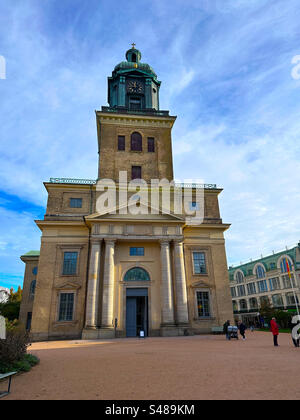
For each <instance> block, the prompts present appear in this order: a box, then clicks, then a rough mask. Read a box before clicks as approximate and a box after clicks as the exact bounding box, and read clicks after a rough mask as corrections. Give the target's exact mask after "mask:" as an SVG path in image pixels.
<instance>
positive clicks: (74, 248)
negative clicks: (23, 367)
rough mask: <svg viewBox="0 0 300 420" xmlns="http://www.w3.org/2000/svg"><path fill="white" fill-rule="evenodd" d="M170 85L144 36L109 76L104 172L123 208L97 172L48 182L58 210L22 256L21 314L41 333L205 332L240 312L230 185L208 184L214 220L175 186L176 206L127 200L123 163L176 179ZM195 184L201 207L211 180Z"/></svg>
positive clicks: (133, 170) (101, 116) (51, 204)
mask: <svg viewBox="0 0 300 420" xmlns="http://www.w3.org/2000/svg"><path fill="white" fill-rule="evenodd" d="M160 84H161V82H160V81H158V79H157V76H156V74H155V72H154V70H153V69H152V68H151V67H150V66H149V65H148V64H145V63H142V62H141V53H140V51H139V50H137V49H136V48H135V47H134V46H133V48H131V49H130V50H128V51H127V53H126V61H124V62H121V63H120V64H118V65H117V66H116V67H115V69H114V71H113V73H112V76H111V77H109V78H108V103H109V106H107V107H102V110H101V111H96V122H97V133H98V144H99V172H98V181H99V180H100V181H101V180H104V179H109V180H111V181H113V182H114V183H115V191H116V193H117V194H116V196H117V199H116V201H115V205H114V206H113V208H112V207H111V208H110V209H109V210H107V211H105V210H103V211H101V210H99V206H98V203H99V199H101V196H102V197H103V194H104V192H103V191H102V190H100V189H99V184H98V183H97V181H96V180H80V179H60V178H52V179H50V181H49V182H46V183H44V185H45V188H46V190H47V192H48V202H47V209H46V214H45V216H44V219H43V220H37V221H36V223H37V225H38V227H39V228H40V230H41V232H42V237H41V248H40V252H29V253H28V254H25V255H23V256H22V257H21V259H22V261H24V263H25V264H26V270H25V276H24V287H23V290H24V292H23V302H22V305H21V312H20V320H21V321H22V322H23V323H24V324H25V325H26V326H27V328H28V329H30V330H31V333H32V335H33V338H34V340H52V339H69V338H70V339H71V338H76V339H77V338H83V339H97V338H113V337H136V336H139V335H140V334H141V331H142V332H143V334H144V335H146V336H176V335H184V334H201V333H208V332H210V331H211V328H212V327H214V326H221V325H223V323H224V322H225V321H226V320H227V319H230V320H232V319H233V311H232V303H231V296H230V289H229V284H228V271H227V260H226V253H225V241H224V231H225V230H226V229H228V228H229V225H228V224H224V223H223V222H222V219H221V216H220V211H219V203H218V195H219V194H220V193H221V191H222V190H221V189H219V188H217V187H216V186H215V185H201V190H202V193H203V220H202V221H201V223H200V224H195V225H193V224H189V223H187V217H186V214H185V213H183V214H178V212H175V204H174V195H173V196H172V195H171V199H170V207H169V209H168V210H166V209H165V208H163V207H162V206H161V205H158V207H157V208H156V209H154V207H153V206H151V203H150V204H148V202H145V201H143V200H142V198H141V196H142V194H139V193H137V191H139V190H137V191H135V192H133V191H129V192H128V190H126V194H127V196H128V199H129V201H130V200H132V201H131V204H130V205H132V206H133V207H135V211H134V212H131V211H126V209H125V207H124V206H123V204H122V203H121V201H120V197H121V195H122V194H124V193H125V192H124V191H125V188H124V185H125V184H124V183H120V181H119V177H120V171H121V172H122V173H123V175H124V174H126V177H127V181H128V182H129V181H132V180H137V179H143V180H144V181H145V182H147V183H148V184H150V181H151V180H153V179H158V180H162V179H164V180H167V181H172V180H173V160H172V140H171V131H172V127H173V124H174V122H175V120H176V117H173V116H170V115H169V112H168V111H161V110H160V109H159V89H160ZM126 187H127V183H126ZM151 188H152V187H150V188H149V189H148V190H147V194H148V195H151V192H153V188H152V189H151ZM185 188H186V189H187V190H189V192H190V197H192V198H191V202H190V206H191V208H193V207H195V206H197V205H198V204H197V202H194V200H195V198H194V197H195V191H196V189H197V188H200V186H196V185H194V184H193V185H186V186H185ZM162 190H163V188H161V187H158V192H159V194H161V192H162ZM174 190H175V186H174V185H173V184H171V193H172V192H173V193H174ZM127 196H126V197H127ZM122 197H123V196H122ZM143 197H145V195H143ZM172 197H173V198H172ZM150 201H151V200H150ZM130 205H129V206H130ZM195 208H196V207H195ZM127 210H128V209H127ZM153 210H155V211H153Z"/></svg>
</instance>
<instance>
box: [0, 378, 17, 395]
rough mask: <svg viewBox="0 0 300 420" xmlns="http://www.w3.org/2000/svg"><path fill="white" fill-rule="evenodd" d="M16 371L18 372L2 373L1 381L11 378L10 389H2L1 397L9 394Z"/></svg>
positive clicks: (9, 381)
mask: <svg viewBox="0 0 300 420" xmlns="http://www.w3.org/2000/svg"><path fill="white" fill-rule="evenodd" d="M16 373H17V372H9V373H3V374H0V381H2V379H6V378H9V379H8V389H7V391H0V398H2V397H5V396H6V395H8V394H9V393H10V384H11V378H12V376H13V375H15V374H16Z"/></svg>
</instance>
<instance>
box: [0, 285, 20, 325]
mask: <svg viewBox="0 0 300 420" xmlns="http://www.w3.org/2000/svg"><path fill="white" fill-rule="evenodd" d="M21 301H22V289H21V287H20V286H19V287H18V290H17V291H16V292H15V291H14V289H10V296H9V298H8V301H7V302H6V303H1V304H0V314H1V315H2V316H4V318H7V319H8V320H9V321H14V320H16V319H18V318H19V313H20V306H21Z"/></svg>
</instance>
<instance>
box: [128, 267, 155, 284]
mask: <svg viewBox="0 0 300 420" xmlns="http://www.w3.org/2000/svg"><path fill="white" fill-rule="evenodd" d="M124 281H150V276H149V274H148V273H147V271H146V270H144V269H143V268H140V267H135V268H131V269H130V270H129V271H127V273H126V274H125V277H124Z"/></svg>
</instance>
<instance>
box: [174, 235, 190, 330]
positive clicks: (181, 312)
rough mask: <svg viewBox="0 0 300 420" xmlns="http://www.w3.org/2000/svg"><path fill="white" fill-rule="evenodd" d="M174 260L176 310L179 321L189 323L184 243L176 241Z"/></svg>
mask: <svg viewBox="0 0 300 420" xmlns="http://www.w3.org/2000/svg"><path fill="white" fill-rule="evenodd" d="M174 260H175V261H174V262H175V288H176V310H177V322H178V323H179V324H187V323H188V322H189V314H188V305H187V290H186V277H185V267H184V256H183V243H182V242H181V241H178V242H177V241H176V242H175V243H174Z"/></svg>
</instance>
